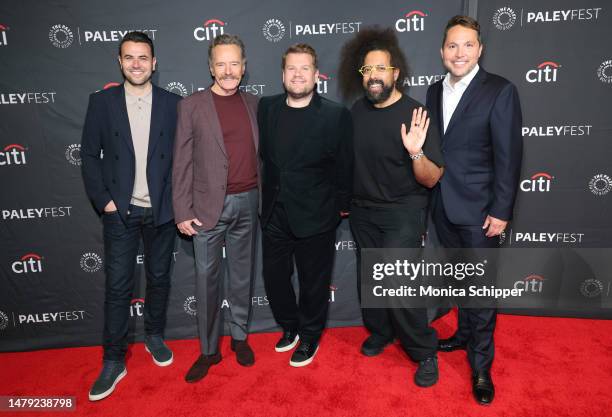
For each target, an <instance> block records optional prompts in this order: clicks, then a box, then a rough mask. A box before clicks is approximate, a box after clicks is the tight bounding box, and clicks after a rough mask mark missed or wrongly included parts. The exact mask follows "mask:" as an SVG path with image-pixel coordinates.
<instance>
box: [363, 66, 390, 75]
mask: <svg viewBox="0 0 612 417" xmlns="http://www.w3.org/2000/svg"><path fill="white" fill-rule="evenodd" d="M395 68H397V67H388V66H386V65H364V66H363V67H361V68H359V73H360V74H361V75H370V74H371V73H372V71H376V72H378V73H383V72H385V71H387V70H389V69H395Z"/></svg>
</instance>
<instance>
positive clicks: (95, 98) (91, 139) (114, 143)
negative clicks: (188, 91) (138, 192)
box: [81, 85, 181, 225]
mask: <svg viewBox="0 0 612 417" xmlns="http://www.w3.org/2000/svg"><path fill="white" fill-rule="evenodd" d="M180 99H181V97H180V96H178V95H176V94H173V93H170V92H168V91H166V90H164V89H162V88H159V87H157V86H153V104H152V107H151V128H150V133H149V150H148V156H147V184H148V186H149V195H150V196H151V205H152V209H153V218H154V220H155V224H156V225H160V224H164V223H166V222H169V221H170V220H172V219H173V218H174V216H173V214H172V177H171V169H172V148H173V143H174V132H175V130H176V114H177V111H176V108H177V103H178V102H179V100H180ZM101 151H102V152H103V154H102V157H101V155H100V152H101ZM81 160H82V172H83V180H84V182H85V191H86V192H87V195H88V196H89V198H90V199H91V200H92V202H93V204H94V206H95V207H96V209H97V210H98V211H99V212H100V213H101V212H102V211H103V210H104V207H105V206H106V205H107V204H108V203H109V202H110V201H111V200H113V201H114V202H115V205H116V206H117V209H118V211H119V215H120V216H121V218H122V219H123V220H124V221H125V219H126V216H127V211H128V207H129V205H130V200H131V198H132V191H133V189H134V178H135V175H136V160H135V156H134V145H133V143H132V134H131V130H130V121H129V118H128V113H127V106H126V104H125V88H124V87H123V85H121V86H118V87H114V88H110V89H108V90H102V91H99V92H97V93H93V94H91V95H90V96H89V106H88V107H87V116H86V117H85V126H84V127H83V137H82V140H81Z"/></svg>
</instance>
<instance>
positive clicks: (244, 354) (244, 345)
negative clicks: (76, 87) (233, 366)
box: [231, 339, 255, 366]
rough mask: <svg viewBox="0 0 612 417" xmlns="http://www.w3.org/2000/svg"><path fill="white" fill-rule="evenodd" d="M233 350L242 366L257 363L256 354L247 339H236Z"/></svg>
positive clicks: (233, 341)
mask: <svg viewBox="0 0 612 417" xmlns="http://www.w3.org/2000/svg"><path fill="white" fill-rule="evenodd" d="M231 347H232V350H233V351H234V352H236V361H238V363H239V364H240V365H242V366H252V365H253V364H254V363H255V354H254V353H253V349H251V347H250V346H249V344H248V342H247V341H246V340H234V339H232V343H231Z"/></svg>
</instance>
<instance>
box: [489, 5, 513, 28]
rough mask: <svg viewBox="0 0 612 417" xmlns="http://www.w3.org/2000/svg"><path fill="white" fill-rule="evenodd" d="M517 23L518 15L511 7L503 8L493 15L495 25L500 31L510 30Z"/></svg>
mask: <svg viewBox="0 0 612 417" xmlns="http://www.w3.org/2000/svg"><path fill="white" fill-rule="evenodd" d="M515 23H516V13H515V12H514V10H512V9H511V8H510V7H502V8H500V9H497V10H496V11H495V13H493V25H494V26H495V27H496V28H497V29H499V30H508V29H510V28H511V27H512V26H514V24H515Z"/></svg>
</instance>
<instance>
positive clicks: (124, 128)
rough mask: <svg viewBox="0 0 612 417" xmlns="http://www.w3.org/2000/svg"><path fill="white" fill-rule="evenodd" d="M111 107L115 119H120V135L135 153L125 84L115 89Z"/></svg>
mask: <svg viewBox="0 0 612 417" xmlns="http://www.w3.org/2000/svg"><path fill="white" fill-rule="evenodd" d="M111 109H112V112H113V114H114V115H115V119H116V120H117V121H118V124H119V132H120V136H121V137H122V138H123V140H124V141H125V143H126V145H127V147H128V149H129V150H130V151H132V154H134V143H133V142H132V131H131V129H130V119H129V117H128V112H127V105H126V104H125V88H124V86H123V85H121V86H119V87H118V88H116V89H115V92H114V94H113V105H112V106H111Z"/></svg>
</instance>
